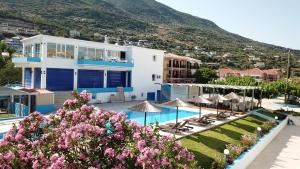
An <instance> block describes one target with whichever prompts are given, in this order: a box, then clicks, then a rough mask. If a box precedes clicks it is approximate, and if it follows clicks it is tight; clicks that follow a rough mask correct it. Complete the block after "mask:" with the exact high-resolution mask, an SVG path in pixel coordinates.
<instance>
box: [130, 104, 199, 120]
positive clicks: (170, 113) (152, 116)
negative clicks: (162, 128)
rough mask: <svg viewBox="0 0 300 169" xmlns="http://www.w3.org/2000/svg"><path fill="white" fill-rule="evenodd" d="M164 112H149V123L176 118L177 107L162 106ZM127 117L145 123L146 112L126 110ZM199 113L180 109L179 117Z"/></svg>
mask: <svg viewBox="0 0 300 169" xmlns="http://www.w3.org/2000/svg"><path fill="white" fill-rule="evenodd" d="M160 108H161V109H162V110H163V112H161V113H151V112H150V113H148V112H147V124H151V123H155V122H156V121H157V122H159V123H164V122H167V121H171V120H176V108H169V107H160ZM126 114H127V117H128V119H129V120H132V121H136V122H138V123H140V124H144V118H145V113H142V112H135V111H131V110H129V111H126ZM195 115H199V112H192V111H186V110H180V109H179V111H178V119H180V118H185V117H190V116H195Z"/></svg>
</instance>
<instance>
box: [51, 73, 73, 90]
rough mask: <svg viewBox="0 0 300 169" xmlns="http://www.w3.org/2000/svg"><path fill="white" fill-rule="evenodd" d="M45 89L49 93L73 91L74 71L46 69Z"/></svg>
mask: <svg viewBox="0 0 300 169" xmlns="http://www.w3.org/2000/svg"><path fill="white" fill-rule="evenodd" d="M46 75H47V76H46V85H47V89H48V90H51V91H71V90H73V80H74V70H73V69H54V68H48V69H47V73H46Z"/></svg>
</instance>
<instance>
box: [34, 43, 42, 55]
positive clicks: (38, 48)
mask: <svg viewBox="0 0 300 169" xmlns="http://www.w3.org/2000/svg"><path fill="white" fill-rule="evenodd" d="M40 54H41V45H40V44H39V43H36V44H34V57H40Z"/></svg>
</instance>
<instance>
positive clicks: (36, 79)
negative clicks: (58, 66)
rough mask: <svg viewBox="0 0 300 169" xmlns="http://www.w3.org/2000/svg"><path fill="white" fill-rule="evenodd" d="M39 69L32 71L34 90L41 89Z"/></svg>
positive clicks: (40, 72)
mask: <svg viewBox="0 0 300 169" xmlns="http://www.w3.org/2000/svg"><path fill="white" fill-rule="evenodd" d="M41 74H42V71H41V68H35V69H34V88H36V89H39V88H41Z"/></svg>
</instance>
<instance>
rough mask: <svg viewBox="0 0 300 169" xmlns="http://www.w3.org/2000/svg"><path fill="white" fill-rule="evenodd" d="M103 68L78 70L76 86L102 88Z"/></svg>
mask: <svg viewBox="0 0 300 169" xmlns="http://www.w3.org/2000/svg"><path fill="white" fill-rule="evenodd" d="M103 81H104V71H103V70H78V88H103Z"/></svg>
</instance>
